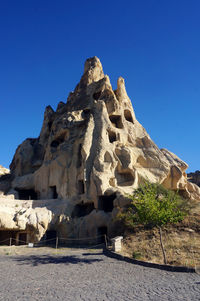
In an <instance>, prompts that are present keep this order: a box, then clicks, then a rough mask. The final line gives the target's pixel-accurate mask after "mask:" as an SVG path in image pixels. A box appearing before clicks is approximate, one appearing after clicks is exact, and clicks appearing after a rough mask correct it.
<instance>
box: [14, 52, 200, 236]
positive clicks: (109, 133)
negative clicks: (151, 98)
mask: <svg viewBox="0 0 200 301" xmlns="http://www.w3.org/2000/svg"><path fill="white" fill-rule="evenodd" d="M187 167H188V166H187V164H186V163H185V162H183V161H182V160H181V159H179V158H178V157H177V156H176V155H174V154H173V153H171V152H170V151H168V150H166V149H161V150H160V149H159V148H158V147H157V146H156V144H155V143H154V142H153V141H152V140H151V138H150V136H149V135H148V134H147V132H146V131H145V129H144V128H143V127H142V125H141V124H140V123H139V122H138V121H137V119H136V117H135V113H134V110H133V107H132V104H131V101H130V99H129V97H128V95H127V93H126V89H125V83H124V79H123V78H121V77H120V78H119V79H118V82H117V89H116V90H113V89H112V86H111V84H110V80H109V77H108V76H107V75H104V73H103V69H102V65H101V63H100V61H99V59H98V58H97V57H93V58H90V59H88V60H87V61H86V63H85V68H84V73H83V76H82V78H81V80H80V83H79V84H78V85H77V86H76V88H75V90H74V92H71V93H70V94H69V97H68V99H67V103H63V102H60V103H59V104H58V107H57V109H56V111H55V112H54V110H53V109H52V108H51V107H50V106H48V107H47V108H46V110H45V114H44V121H43V125H42V129H41V132H40V136H39V137H38V138H37V139H32V138H31V139H30V138H29V139H26V140H25V141H24V142H23V143H22V144H21V145H20V146H19V147H18V149H17V151H16V153H15V156H14V158H13V161H12V163H11V165H10V169H11V174H12V176H13V180H12V189H11V190H10V193H14V194H15V197H17V198H19V199H40V200H47V199H57V203H60V202H62V204H63V202H64V203H65V204H67V208H68V209H67V213H66V212H65V215H66V217H67V218H68V221H69V222H68V226H67V224H66V225H65V226H64V228H66V233H67V235H73V236H75V237H82V236H94V235H97V234H98V233H102V232H106V231H107V233H108V234H109V235H112V233H113V231H114V230H116V227H115V223H114V222H113V221H114V220H115V216H116V214H117V212H118V208H119V207H123V206H124V205H125V204H126V203H127V202H129V200H128V198H127V197H126V195H128V194H131V193H132V192H133V190H134V189H135V188H137V187H138V185H139V184H140V183H142V182H143V181H144V180H145V179H147V180H149V181H151V182H159V183H162V184H163V185H164V186H165V187H167V188H169V189H173V190H179V191H181V192H182V194H184V195H185V196H186V197H188V198H191V199H200V189H199V187H197V186H196V185H195V184H191V183H188V181H187V175H186V173H185V170H186V169H187ZM61 200H62V201H61ZM41 203H42V201H41ZM54 204H55V202H54ZM49 223H50V222H49ZM50 224H51V223H50ZM69 225H70V226H69ZM69 229H70V230H69ZM39 236H40V235H39Z"/></svg>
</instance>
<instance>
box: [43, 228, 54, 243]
mask: <svg viewBox="0 0 200 301" xmlns="http://www.w3.org/2000/svg"><path fill="white" fill-rule="evenodd" d="M56 237H57V232H56V231H55V230H47V231H46V233H45V242H46V244H47V245H55V244H56Z"/></svg>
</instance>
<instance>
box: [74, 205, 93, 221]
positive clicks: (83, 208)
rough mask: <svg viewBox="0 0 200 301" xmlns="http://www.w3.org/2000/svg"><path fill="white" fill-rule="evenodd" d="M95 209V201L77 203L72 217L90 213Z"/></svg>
mask: <svg viewBox="0 0 200 301" xmlns="http://www.w3.org/2000/svg"><path fill="white" fill-rule="evenodd" d="M93 210H94V203H86V204H84V203H81V204H77V205H76V206H75V207H74V209H73V211H72V214H71V217H72V218H75V217H82V216H85V215H88V214H90V212H92V211H93Z"/></svg>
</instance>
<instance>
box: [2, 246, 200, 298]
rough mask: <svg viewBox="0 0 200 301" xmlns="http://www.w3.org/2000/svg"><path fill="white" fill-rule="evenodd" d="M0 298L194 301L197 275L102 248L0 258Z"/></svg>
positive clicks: (199, 289) (199, 283)
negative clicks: (131, 260)
mask: <svg viewBox="0 0 200 301" xmlns="http://www.w3.org/2000/svg"><path fill="white" fill-rule="evenodd" d="M0 271H1V273H0V300H4V301H8V300H9V301H11V300H12V301H15V300H20V301H25V300H26V301H27V300H31V301H32V300H40V301H41V300H45V301H46V300H47V301H48V300H54V301H55V300H70V301H72V300H73V301H79V300H85V301H94V300H96V301H103V300H104V301H105V300H106V301H107V300H112V301H118V300H119V301H126V300H127V301H128V300H131V301H133V300H134V301H135V300H139V301H146V300H152V301H157V300H159V301H160V300H162V301H165V300H173V301H175V300H176V301H177V300H178V301H179V300H188V301H193V300H194V301H198V300H200V275H198V274H195V273H177V272H167V271H162V270H157V269H153V268H147V267H142V266H137V265H134V264H130V263H127V262H123V261H119V260H117V259H114V258H109V257H107V256H105V255H104V254H103V253H102V250H71V249H63V250H58V252H57V253H56V251H55V250H53V249H50V251H49V250H48V252H47V251H45V252H44V251H43V254H42V249H40V251H39V252H36V251H35V250H33V251H32V253H31V251H30V252H29V253H28V254H26V255H16V254H15V255H6V254H5V255H4V254H2V255H0Z"/></svg>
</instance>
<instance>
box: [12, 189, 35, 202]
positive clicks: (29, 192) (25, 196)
mask: <svg viewBox="0 0 200 301" xmlns="http://www.w3.org/2000/svg"><path fill="white" fill-rule="evenodd" d="M15 190H16V191H17V192H18V195H19V200H37V199H38V196H37V192H36V191H35V190H34V189H19V188H15Z"/></svg>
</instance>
